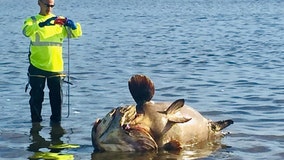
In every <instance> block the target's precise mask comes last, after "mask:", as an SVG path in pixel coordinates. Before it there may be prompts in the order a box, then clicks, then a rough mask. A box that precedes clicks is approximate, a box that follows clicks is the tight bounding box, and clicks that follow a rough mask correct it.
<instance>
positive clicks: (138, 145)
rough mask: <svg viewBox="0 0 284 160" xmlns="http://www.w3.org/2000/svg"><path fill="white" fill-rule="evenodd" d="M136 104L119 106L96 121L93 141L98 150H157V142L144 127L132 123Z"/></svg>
mask: <svg viewBox="0 0 284 160" xmlns="http://www.w3.org/2000/svg"><path fill="white" fill-rule="evenodd" d="M135 115H136V107H135V106H134V105H131V106H125V107H118V108H115V109H113V110H112V111H110V112H109V113H108V114H106V116H105V117H103V118H102V119H99V120H97V121H96V122H95V124H94V126H93V129H92V143H93V146H94V148H95V149H96V150H98V151H145V150H156V149H157V148H158V147H157V144H156V142H155V140H154V139H153V138H152V136H151V134H150V133H149V132H148V131H147V130H145V129H144V128H143V127H140V126H136V125H132V122H133V121H134V119H135Z"/></svg>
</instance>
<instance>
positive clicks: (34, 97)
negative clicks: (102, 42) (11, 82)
mask: <svg viewBox="0 0 284 160" xmlns="http://www.w3.org/2000/svg"><path fill="white" fill-rule="evenodd" d="M38 5H39V6H40V12H39V14H37V15H35V16H32V17H29V18H27V19H26V20H25V22H24V25H23V27H22V29H23V30H22V31H23V34H24V35H25V36H26V37H29V38H30V49H29V62H30V65H29V68H28V75H29V84H30V86H31V90H30V100H29V104H30V111H31V120H32V122H41V121H42V116H41V110H42V102H43V100H44V88H45V82H46V81H47V86H48V88H49V100H50V106H51V116H50V120H51V122H60V121H61V110H62V88H61V86H62V75H63V70H64V62H63V57H62V43H63V40H64V38H67V37H69V38H77V37H80V36H81V35H82V29H81V25H80V24H79V23H74V22H73V21H72V20H70V19H67V18H65V17H62V16H55V15H54V14H53V13H52V8H53V7H54V5H55V3H54V0H38Z"/></svg>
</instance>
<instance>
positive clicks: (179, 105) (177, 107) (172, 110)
mask: <svg viewBox="0 0 284 160" xmlns="http://www.w3.org/2000/svg"><path fill="white" fill-rule="evenodd" d="M183 105H184V99H178V100H176V101H174V102H173V103H172V104H171V105H170V106H169V107H168V109H167V110H166V111H165V112H166V114H175V113H176V112H178V111H179V110H180V109H181V108H182V107H183Z"/></svg>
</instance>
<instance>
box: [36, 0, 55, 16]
mask: <svg viewBox="0 0 284 160" xmlns="http://www.w3.org/2000/svg"><path fill="white" fill-rule="evenodd" d="M38 5H39V6H40V14H42V15H48V14H50V13H51V12H52V8H53V7H54V0H39V1H38Z"/></svg>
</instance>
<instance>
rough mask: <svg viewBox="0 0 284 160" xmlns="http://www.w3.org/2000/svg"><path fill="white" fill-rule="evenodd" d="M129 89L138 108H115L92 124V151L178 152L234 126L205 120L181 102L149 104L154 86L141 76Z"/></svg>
mask: <svg viewBox="0 0 284 160" xmlns="http://www.w3.org/2000/svg"><path fill="white" fill-rule="evenodd" d="M129 89H130V92H131V94H132V96H133V98H134V100H135V102H136V103H137V105H129V106H123V107H118V108H114V109H113V110H112V111H111V112H109V113H108V114H107V115H106V116H105V117H104V118H102V119H98V120H97V121H96V122H95V124H94V126H93V129H92V143H93V146H94V148H95V150H99V151H146V150H157V149H159V148H163V149H165V150H180V149H182V148H184V147H186V146H191V147H192V146H195V145H198V144H201V143H203V144H204V143H206V142H213V141H215V140H218V139H220V138H221V137H222V136H223V134H222V133H221V130H222V129H223V128H225V127H227V126H229V125H230V124H232V123H233V121H232V120H225V121H218V122H213V121H211V120H208V119H206V118H205V117H203V116H202V115H201V114H200V113H199V112H198V111H196V110H195V109H193V108H191V107H189V106H186V105H184V100H183V99H178V100H176V101H175V102H173V103H169V102H157V103H154V102H153V101H150V100H151V98H152V97H153V94H154V85H153V83H152V81H151V80H150V79H149V78H148V77H146V76H143V75H135V76H133V77H132V78H131V79H130V81H129Z"/></svg>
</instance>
